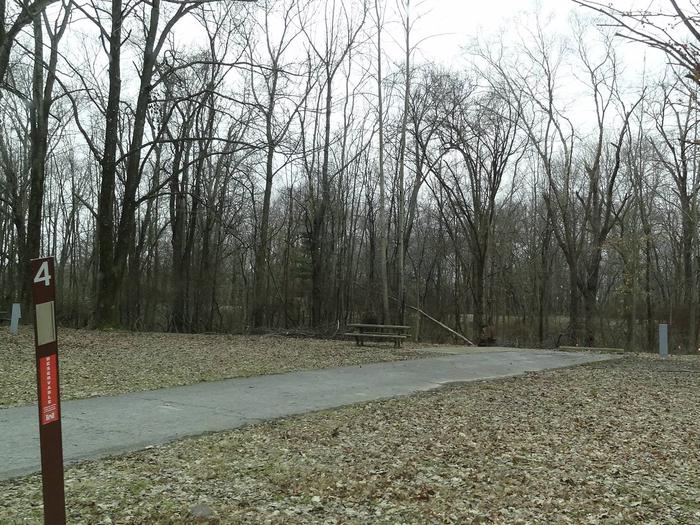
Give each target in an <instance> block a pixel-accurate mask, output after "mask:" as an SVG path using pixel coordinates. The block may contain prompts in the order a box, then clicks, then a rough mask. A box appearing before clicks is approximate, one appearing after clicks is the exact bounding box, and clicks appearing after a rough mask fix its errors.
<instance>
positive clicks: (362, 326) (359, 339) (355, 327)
mask: <svg viewBox="0 0 700 525" xmlns="http://www.w3.org/2000/svg"><path fill="white" fill-rule="evenodd" d="M347 327H348V332H346V333H345V334H343V335H346V336H348V337H354V338H355V344H356V345H357V346H364V343H365V339H378V340H392V341H393V342H394V347H395V348H401V341H403V340H404V339H406V338H407V337H408V334H406V332H407V331H408V330H410V329H411V327H410V326H403V325H395V324H366V323H351V324H348V325H347Z"/></svg>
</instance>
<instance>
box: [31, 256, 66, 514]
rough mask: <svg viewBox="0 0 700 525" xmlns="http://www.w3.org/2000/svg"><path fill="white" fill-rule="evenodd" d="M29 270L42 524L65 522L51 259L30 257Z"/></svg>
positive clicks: (54, 293) (53, 282) (54, 296)
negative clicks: (42, 512)
mask: <svg viewBox="0 0 700 525" xmlns="http://www.w3.org/2000/svg"><path fill="white" fill-rule="evenodd" d="M31 269H32V271H31V275H32V282H31V287H32V297H33V299H34V340H35V344H36V384H37V397H38V400H39V442H40V445H41V479H42V490H43V494H44V523H45V524H46V525H65V523H66V503H65V495H64V487H63V444H62V439H61V402H60V394H59V388H58V384H59V383H58V343H57V341H56V316H55V311H54V305H55V301H56V279H55V275H56V274H55V272H54V259H53V257H46V258H42V259H32V261H31Z"/></svg>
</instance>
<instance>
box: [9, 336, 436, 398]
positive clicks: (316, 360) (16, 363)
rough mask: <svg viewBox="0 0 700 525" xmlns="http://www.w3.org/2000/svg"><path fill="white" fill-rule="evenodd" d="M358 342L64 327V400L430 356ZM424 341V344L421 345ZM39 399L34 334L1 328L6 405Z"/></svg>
mask: <svg viewBox="0 0 700 525" xmlns="http://www.w3.org/2000/svg"><path fill="white" fill-rule="evenodd" d="M405 346H407V348H404V349H394V348H393V347H391V346H390V345H387V344H381V345H372V346H366V347H357V346H355V344H354V343H353V342H352V341H332V340H321V339H308V338H293V337H283V336H238V335H191V334H167V333H137V332H120V331H111V332H108V331H105V332H100V331H92V330H71V329H61V330H60V332H59V350H58V351H59V367H60V371H61V378H60V384H61V396H62V398H63V399H79V398H86V397H95V396H105V395H113V394H122V393H125V392H137V391H143V390H154V389H157V388H163V387H168V386H179V385H189V384H193V383H199V382H201V381H214V380H218V379H226V378H231V377H249V376H255V375H263V374H274V373H281V372H290V371H293V370H309V369H315V368H327V367H336V366H345V365H359V364H365V363H375V362H380V361H399V360H404V359H415V358H419V357H426V356H428V355H430V354H427V353H422V352H417V351H415V350H412V349H411V348H415V347H416V345H414V344H412V343H408V344H407V345H405ZM423 346H426V345H423ZM31 403H36V368H35V364H34V335H33V332H32V330H31V328H28V327H23V329H22V330H21V331H20V333H19V334H18V335H17V336H12V335H10V334H9V332H6V331H4V330H3V331H0V407H2V406H16V405H23V404H31Z"/></svg>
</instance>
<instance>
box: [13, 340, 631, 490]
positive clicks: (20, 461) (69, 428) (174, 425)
mask: <svg viewBox="0 0 700 525" xmlns="http://www.w3.org/2000/svg"><path fill="white" fill-rule="evenodd" d="M442 352H443V353H445V351H444V350H443V351H442ZM613 357H619V356H611V355H605V354H595V353H567V352H557V351H546V350H512V349H488V351H476V352H470V353H468V354H461V355H449V354H446V355H442V356H440V357H434V358H427V359H417V360H412V361H400V362H390V363H377V364H369V365H361V366H346V367H341V368H328V369H322V370H311V371H304V372H292V373H287V374H276V375H267V376H258V377H250V378H241V379H228V380H224V381H215V382H209V383H199V384H195V385H190V386H182V387H175V388H164V389H161V390H153V391H148V392H137V393H131V394H124V395H119V396H109V397H97V398H91V399H81V400H75V401H66V402H63V403H62V425H63V450H64V459H65V462H66V463H71V462H75V461H79V460H83V459H88V458H96V457H103V456H107V455H113V454H120V453H124V452H128V451H133V450H139V449H143V448H145V447H147V446H150V445H156V444H160V443H166V442H169V441H174V440H177V439H180V438H183V437H186V436H195V435H199V434H204V433H207V432H215V431H221V430H227V429H232V428H237V427H241V426H244V425H248V424H251V423H256V422H260V421H264V420H269V419H275V418H280V417H285V416H292V415H296V414H303V413H306V412H312V411H317V410H323V409H329V408H334V407H340V406H344V405H351V404H353V403H359V402H364V401H371V400H378V399H386V398H391V397H396V396H402V395H408V394H412V393H415V392H421V391H427V390H432V389H435V388H439V387H441V386H443V385H445V384H448V383H458V382H467V381H478V380H485V379H495V378H501V377H508V376H514V375H518V374H523V373H525V372H531V371H533V372H534V371H541V370H547V369H553V368H561V367H567V366H573V365H579V364H584V363H592V362H596V361H602V360H606V359H610V358H613ZM40 468H41V467H40V459H39V431H38V416H37V408H36V406H25V407H17V408H6V409H0V479H8V478H11V477H15V476H20V475H24V474H28V473H32V472H37V471H39V470H40Z"/></svg>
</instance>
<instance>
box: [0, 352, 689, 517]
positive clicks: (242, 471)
mask: <svg viewBox="0 0 700 525" xmlns="http://www.w3.org/2000/svg"><path fill="white" fill-rule="evenodd" d="M699 422H700V360H699V359H698V358H697V357H683V358H677V357H674V358H672V359H669V360H666V361H661V360H659V359H655V358H651V357H646V356H634V357H626V358H623V359H621V360H617V361H611V362H603V363H595V364H593V365H587V366H579V367H574V368H570V369H564V370H556V371H548V372H541V373H530V374H527V375H526V376H521V377H516V378H509V379H503V380H496V381H487V382H478V383H470V384H466V385H460V386H452V387H448V388H444V389H441V390H439V391H434V392H429V393H422V394H417V395H414V396H409V397H404V398H399V399H393V400H389V401H382V402H371V403H366V404H363V405H356V406H352V407H348V408H343V409H339V410H333V411H324V412H319V413H315V414H311V415H307V416H303V417H296V418H291V419H287V420H282V421H276V422H269V423H264V424H259V425H255V426H251V427H247V428H244V429H239V430H236V431H231V432H224V433H218V434H213V435H209V436H206V437H201V438H196V439H186V440H183V441H180V442H177V443H173V444H170V445H164V446H159V447H155V448H151V449H149V450H145V451H141V452H138V453H133V454H129V455H125V456H120V457H115V458H111V459H106V460H97V461H88V462H85V463H82V464H79V465H76V466H73V467H70V468H69V469H68V470H67V472H66V493H67V505H68V512H69V522H70V523H73V524H99V523H114V524H146V523H148V524H185V523H201V521H194V518H192V517H191V516H190V514H189V511H190V509H193V508H195V507H196V506H198V505H199V506H204V507H206V508H208V509H211V511H212V513H213V517H209V518H206V521H205V522H206V523H210V524H214V523H220V524H229V523H251V524H258V523H273V524H287V523H291V524H307V523H310V524H316V523H318V524H332V523H352V524H367V523H379V524H384V523H386V524H395V523H421V524H423V523H455V524H457V523H458V524H477V523H498V524H528V523H542V524H551V523H585V524H599V523H605V524H628V523H646V524H655V523H656V524H660V523H664V524H666V523H667V524H673V523H678V524H692V523H700V447H699V446H698V444H699V443H700V426H699V425H700V423H699ZM0 494H1V495H2V497H0V522H1V523H36V522H39V520H40V516H41V488H40V478H39V476H31V477H26V478H20V479H16V480H13V481H6V482H0Z"/></svg>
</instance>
